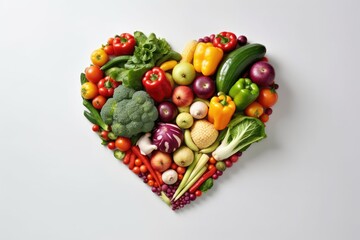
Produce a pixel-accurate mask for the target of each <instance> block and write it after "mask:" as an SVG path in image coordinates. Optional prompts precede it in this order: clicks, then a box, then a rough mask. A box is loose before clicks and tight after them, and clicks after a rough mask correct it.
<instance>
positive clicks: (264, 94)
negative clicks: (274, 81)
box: [257, 88, 278, 108]
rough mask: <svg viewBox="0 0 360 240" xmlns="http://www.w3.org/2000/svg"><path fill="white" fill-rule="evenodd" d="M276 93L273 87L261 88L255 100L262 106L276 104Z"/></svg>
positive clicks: (268, 106) (267, 106) (266, 106)
mask: <svg viewBox="0 0 360 240" xmlns="http://www.w3.org/2000/svg"><path fill="white" fill-rule="evenodd" d="M277 100H278V95H277V93H276V91H275V89H270V88H263V89H261V90H260V93H259V97H258V99H257V101H258V102H259V103H260V104H261V105H262V106H263V107H264V108H270V107H272V106H274V105H275V104H276V102H277Z"/></svg>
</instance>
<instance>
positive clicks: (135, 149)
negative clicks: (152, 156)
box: [131, 146, 161, 186]
mask: <svg viewBox="0 0 360 240" xmlns="http://www.w3.org/2000/svg"><path fill="white" fill-rule="evenodd" d="M131 150H132V151H133V153H134V154H135V155H136V156H137V157H138V158H139V159H140V160H141V162H142V163H143V164H144V165H145V166H146V167H147V169H148V170H149V172H150V174H151V175H152V176H153V178H154V179H155V181H156V182H157V183H158V185H159V186H161V185H160V180H159V179H158V177H157V175H156V173H155V171H154V169H153V168H152V166H151V164H150V161H149V159H148V158H147V157H146V156H144V155H142V154H141V152H140V149H139V147H137V146H132V147H131Z"/></svg>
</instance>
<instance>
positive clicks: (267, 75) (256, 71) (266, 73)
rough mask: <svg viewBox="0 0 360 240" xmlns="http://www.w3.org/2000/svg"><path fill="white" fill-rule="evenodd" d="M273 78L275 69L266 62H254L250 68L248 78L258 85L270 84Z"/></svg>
mask: <svg viewBox="0 0 360 240" xmlns="http://www.w3.org/2000/svg"><path fill="white" fill-rule="evenodd" d="M274 78H275V70H274V68H273V67H272V66H271V65H270V64H269V63H268V62H265V61H260V62H256V63H254V64H253V65H252V66H251V68H250V79H251V80H252V81H253V82H254V83H256V84H257V85H259V86H263V87H266V86H269V85H271V84H272V83H273V82H274Z"/></svg>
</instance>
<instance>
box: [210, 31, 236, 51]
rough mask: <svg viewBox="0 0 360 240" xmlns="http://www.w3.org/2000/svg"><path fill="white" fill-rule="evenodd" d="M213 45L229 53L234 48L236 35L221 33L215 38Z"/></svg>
mask: <svg viewBox="0 0 360 240" xmlns="http://www.w3.org/2000/svg"><path fill="white" fill-rule="evenodd" d="M213 45H214V46H215V47H218V48H221V49H222V50H223V51H224V52H230V51H231V50H234V49H235V48H236V45H237V38H236V35H235V34H234V33H231V32H221V33H219V34H218V35H216V36H215V38H214V40H213Z"/></svg>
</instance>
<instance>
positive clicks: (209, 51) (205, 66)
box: [193, 42, 224, 76]
mask: <svg viewBox="0 0 360 240" xmlns="http://www.w3.org/2000/svg"><path fill="white" fill-rule="evenodd" d="M223 55H224V52H223V50H222V49H221V48H218V47H214V45H213V44H212V43H203V42H200V43H198V44H197V45H196V48H195V52H194V60H193V64H194V68H195V70H196V71H197V72H199V73H202V74H203V75H204V76H210V75H213V74H214V73H215V71H216V68H217V66H218V65H219V63H220V61H221V59H222V57H223Z"/></svg>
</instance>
